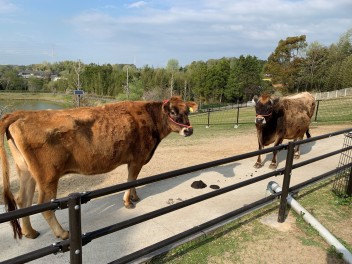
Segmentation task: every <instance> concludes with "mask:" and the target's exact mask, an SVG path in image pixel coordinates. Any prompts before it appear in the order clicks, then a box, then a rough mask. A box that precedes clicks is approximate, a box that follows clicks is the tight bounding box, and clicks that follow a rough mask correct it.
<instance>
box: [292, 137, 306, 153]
mask: <svg viewBox="0 0 352 264" xmlns="http://www.w3.org/2000/svg"><path fill="white" fill-rule="evenodd" d="M303 136H304V135H301V136H299V137H298V138H295V139H294V142H296V141H297V140H298V139H299V140H302V139H303ZM299 146H300V145H296V146H295V154H294V156H293V157H294V158H295V159H299V157H300V156H301V153H300V151H299Z"/></svg>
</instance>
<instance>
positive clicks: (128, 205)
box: [125, 203, 136, 209]
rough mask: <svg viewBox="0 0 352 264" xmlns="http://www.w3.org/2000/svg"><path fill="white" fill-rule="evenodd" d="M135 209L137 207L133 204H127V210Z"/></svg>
mask: <svg viewBox="0 0 352 264" xmlns="http://www.w3.org/2000/svg"><path fill="white" fill-rule="evenodd" d="M135 207H136V206H135V205H134V204H133V203H129V204H125V208H127V209H133V208H135Z"/></svg>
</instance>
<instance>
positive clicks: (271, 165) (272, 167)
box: [269, 163, 277, 170]
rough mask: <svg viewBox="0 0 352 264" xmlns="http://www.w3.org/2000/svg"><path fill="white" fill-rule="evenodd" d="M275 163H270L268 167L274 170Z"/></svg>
mask: <svg viewBox="0 0 352 264" xmlns="http://www.w3.org/2000/svg"><path fill="white" fill-rule="evenodd" d="M276 168H277V164H276V163H271V164H270V166H269V169H272V170H276Z"/></svg>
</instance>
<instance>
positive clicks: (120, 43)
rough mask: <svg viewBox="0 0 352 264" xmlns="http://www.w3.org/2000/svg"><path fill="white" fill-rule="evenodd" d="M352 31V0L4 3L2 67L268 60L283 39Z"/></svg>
mask: <svg viewBox="0 0 352 264" xmlns="http://www.w3.org/2000/svg"><path fill="white" fill-rule="evenodd" d="M351 28H352V0H267V1H265V0H251V1H248V0H164V1H162V0H142V1H138V0H137V1H134V0H121V1H120V0H95V1H91V0H81V1H79V0H60V1H59V0H57V1H55V0H31V1H29V0H0V64H1V65H3V64H12V65H29V64H37V63H43V62H50V63H54V62H58V61H64V60H73V61H78V60H81V61H82V62H83V63H86V64H89V63H95V64H99V65H102V64H106V63H110V64H135V65H136V66H137V67H143V66H145V65H148V66H151V67H166V65H167V62H168V61H169V60H170V59H176V60H178V62H179V65H180V66H186V65H189V64H191V63H192V62H193V61H207V60H209V59H220V58H222V57H239V56H240V55H244V56H246V55H252V56H256V57H257V58H259V59H263V60H266V59H267V58H268V56H269V55H270V53H272V52H273V51H274V50H275V48H276V47H277V44H278V42H279V41H280V40H281V39H286V38H287V37H290V36H299V35H303V34H304V35H306V36H307V42H308V43H312V42H314V41H317V42H319V43H320V44H322V45H325V46H329V45H330V44H333V43H337V41H338V40H339V38H340V37H341V36H342V34H344V33H346V32H347V30H348V29H351Z"/></svg>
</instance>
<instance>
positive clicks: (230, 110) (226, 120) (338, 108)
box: [190, 96, 352, 128]
mask: <svg viewBox="0 0 352 264" xmlns="http://www.w3.org/2000/svg"><path fill="white" fill-rule="evenodd" d="M351 105H352V97H351V96H349V97H340V98H333V99H328V100H326V99H325V100H317V104H316V108H315V113H314V116H313V117H312V121H314V122H321V123H323V122H346V121H352V107H351ZM254 118H255V110H254V103H250V102H247V103H243V104H226V105H217V106H216V107H209V108H203V109H199V111H198V112H197V113H195V114H193V115H191V117H190V121H191V123H192V125H202V126H205V127H207V128H209V127H211V126H218V125H228V126H231V127H234V128H237V127H238V126H239V125H243V124H253V123H254Z"/></svg>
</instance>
